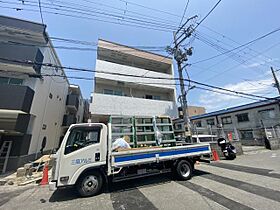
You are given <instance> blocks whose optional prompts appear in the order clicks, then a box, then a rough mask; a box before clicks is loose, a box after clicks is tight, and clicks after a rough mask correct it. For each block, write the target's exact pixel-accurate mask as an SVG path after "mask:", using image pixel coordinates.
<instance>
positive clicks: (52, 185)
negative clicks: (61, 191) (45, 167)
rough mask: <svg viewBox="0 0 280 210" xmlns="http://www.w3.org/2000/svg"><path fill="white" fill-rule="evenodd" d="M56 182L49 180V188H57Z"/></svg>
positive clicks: (53, 189)
mask: <svg viewBox="0 0 280 210" xmlns="http://www.w3.org/2000/svg"><path fill="white" fill-rule="evenodd" d="M56 183H57V181H50V182H49V190H50V191H55V190H56V189H57V187H56Z"/></svg>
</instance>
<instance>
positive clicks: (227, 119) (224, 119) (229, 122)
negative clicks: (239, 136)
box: [222, 116, 232, 125]
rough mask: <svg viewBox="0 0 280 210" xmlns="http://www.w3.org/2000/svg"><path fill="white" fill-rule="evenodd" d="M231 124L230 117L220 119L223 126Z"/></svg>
mask: <svg viewBox="0 0 280 210" xmlns="http://www.w3.org/2000/svg"><path fill="white" fill-rule="evenodd" d="M231 123H232V120H231V117H230V116H227V117H222V124H223V125H225V124H231Z"/></svg>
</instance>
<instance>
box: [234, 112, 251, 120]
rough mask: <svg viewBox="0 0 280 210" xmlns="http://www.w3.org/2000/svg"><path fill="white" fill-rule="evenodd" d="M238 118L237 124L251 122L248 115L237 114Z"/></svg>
mask: <svg viewBox="0 0 280 210" xmlns="http://www.w3.org/2000/svg"><path fill="white" fill-rule="evenodd" d="M236 117H237V122H248V121H249V116H248V113H243V114H237V115H236Z"/></svg>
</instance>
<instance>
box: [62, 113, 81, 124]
mask: <svg viewBox="0 0 280 210" xmlns="http://www.w3.org/2000/svg"><path fill="white" fill-rule="evenodd" d="M76 122H77V118H76V116H75V115H72V114H71V115H64V116H63V122H62V126H70V125H72V124H75V123H76Z"/></svg>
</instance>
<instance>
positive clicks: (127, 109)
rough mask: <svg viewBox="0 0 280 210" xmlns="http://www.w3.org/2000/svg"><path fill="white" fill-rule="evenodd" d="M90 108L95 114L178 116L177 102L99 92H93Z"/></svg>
mask: <svg viewBox="0 0 280 210" xmlns="http://www.w3.org/2000/svg"><path fill="white" fill-rule="evenodd" d="M90 110H91V114H93V115H136V116H153V115H168V116H171V117H176V116H177V106H176V104H175V102H171V101H158V100H149V99H140V98H130V97H122V96H112V95H104V94H98V93H94V94H93V103H91V104H90Z"/></svg>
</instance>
